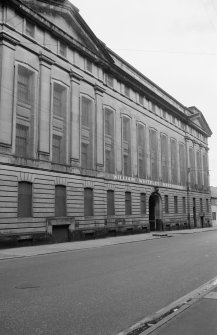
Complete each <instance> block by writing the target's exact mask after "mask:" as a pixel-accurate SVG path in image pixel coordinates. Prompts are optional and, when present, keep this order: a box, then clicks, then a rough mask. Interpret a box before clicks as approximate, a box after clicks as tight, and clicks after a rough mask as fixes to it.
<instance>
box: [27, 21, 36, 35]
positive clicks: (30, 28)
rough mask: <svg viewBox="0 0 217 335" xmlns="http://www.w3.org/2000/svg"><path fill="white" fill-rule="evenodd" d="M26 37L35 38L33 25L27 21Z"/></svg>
mask: <svg viewBox="0 0 217 335" xmlns="http://www.w3.org/2000/svg"><path fill="white" fill-rule="evenodd" d="M26 35H28V36H30V37H32V38H34V37H35V25H34V24H33V23H32V22H30V21H28V20H26Z"/></svg>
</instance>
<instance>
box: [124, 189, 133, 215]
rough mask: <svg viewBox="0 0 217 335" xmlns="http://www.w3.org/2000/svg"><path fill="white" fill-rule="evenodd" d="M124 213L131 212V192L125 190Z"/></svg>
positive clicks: (129, 213)
mask: <svg viewBox="0 0 217 335" xmlns="http://www.w3.org/2000/svg"><path fill="white" fill-rule="evenodd" d="M125 214H126V215H131V214H132V204H131V192H125Z"/></svg>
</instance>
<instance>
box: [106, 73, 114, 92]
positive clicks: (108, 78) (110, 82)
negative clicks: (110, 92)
mask: <svg viewBox="0 0 217 335" xmlns="http://www.w3.org/2000/svg"><path fill="white" fill-rule="evenodd" d="M106 84H107V85H108V86H109V87H111V88H113V86H114V81H113V77H112V75H110V74H108V73H107V75H106Z"/></svg>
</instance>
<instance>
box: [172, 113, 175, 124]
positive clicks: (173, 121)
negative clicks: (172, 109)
mask: <svg viewBox="0 0 217 335" xmlns="http://www.w3.org/2000/svg"><path fill="white" fill-rule="evenodd" d="M172 123H173V124H175V123H176V119H175V116H173V115H172Z"/></svg>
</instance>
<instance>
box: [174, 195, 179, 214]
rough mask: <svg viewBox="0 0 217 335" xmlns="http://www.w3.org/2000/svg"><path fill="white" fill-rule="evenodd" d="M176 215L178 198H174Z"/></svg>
mask: <svg viewBox="0 0 217 335" xmlns="http://www.w3.org/2000/svg"><path fill="white" fill-rule="evenodd" d="M174 213H178V198H177V196H174Z"/></svg>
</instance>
